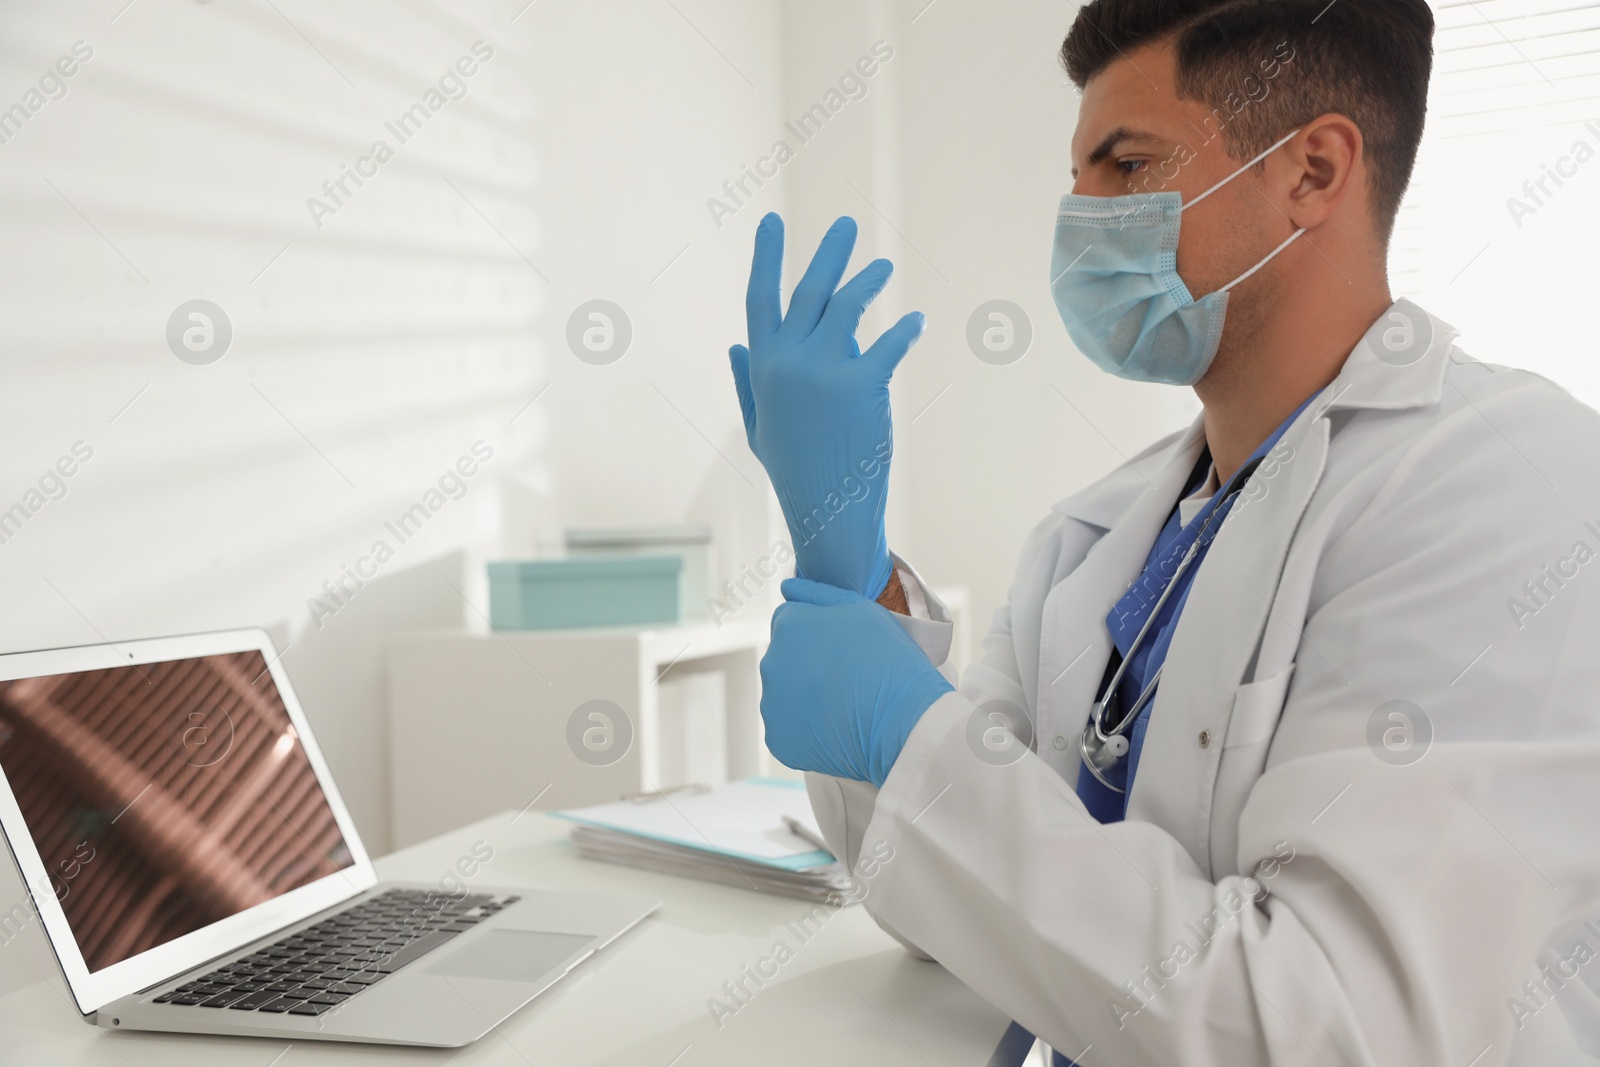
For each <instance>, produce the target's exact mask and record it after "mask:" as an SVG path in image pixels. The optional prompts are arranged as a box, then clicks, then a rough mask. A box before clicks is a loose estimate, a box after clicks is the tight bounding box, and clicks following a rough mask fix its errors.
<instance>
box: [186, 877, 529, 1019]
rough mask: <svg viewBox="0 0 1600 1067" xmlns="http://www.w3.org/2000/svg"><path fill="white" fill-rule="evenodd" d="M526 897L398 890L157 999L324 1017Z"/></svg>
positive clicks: (206, 1006) (325, 920)
mask: <svg viewBox="0 0 1600 1067" xmlns="http://www.w3.org/2000/svg"><path fill="white" fill-rule="evenodd" d="M520 899H522V898H521V897H515V896H510V897H504V898H501V899H499V900H496V899H495V898H494V897H493V896H489V895H486V894H481V893H480V894H475V895H470V896H464V897H459V898H455V899H452V898H450V897H448V896H444V895H442V894H440V893H437V892H434V891H433V890H428V889H391V890H389V891H387V892H385V893H380V894H379V895H378V896H376V897H373V898H372V899H371V900H368V901H365V902H363V903H361V904H357V905H356V906H355V907H353V908H348V909H346V910H345V911H341V912H339V913H337V914H335V915H332V916H330V917H328V918H326V919H324V920H322V921H321V922H319V923H317V924H316V925H314V926H308V927H307V928H306V929H304V930H301V931H299V932H298V933H295V934H291V935H290V936H288V937H286V938H283V939H282V940H280V941H274V942H273V943H272V944H270V945H268V946H266V947H265V948H263V949H261V950H260V951H258V952H254V953H252V954H250V955H249V956H246V957H244V958H243V959H238V960H234V961H233V962H232V963H229V964H227V965H226V966H223V967H219V968H218V969H216V970H214V971H212V972H210V973H209V974H206V975H204V976H202V977H200V978H197V979H196V980H194V981H192V982H189V983H188V984H187V985H182V986H179V987H178V988H177V989H174V990H172V991H170V992H167V993H163V994H162V995H161V996H159V997H156V998H155V1003H157V1004H182V1005H188V1006H194V1007H201V1008H230V1009H232V1010H234V1011H264V1012H273V1013H278V1014H282V1013H287V1014H289V1015H321V1014H322V1013H323V1012H326V1011H328V1010H329V1009H331V1008H333V1007H335V1006H336V1005H339V1004H342V1003H344V1002H345V1001H346V1000H349V999H350V998H351V997H353V996H355V995H356V994H358V993H360V992H361V991H362V990H364V989H366V988H368V987H369V986H372V985H375V984H377V983H378V982H381V981H382V980H383V979H384V978H385V977H387V976H388V975H390V974H393V973H394V972H395V971H398V970H399V969H400V968H402V967H404V966H405V965H406V964H408V963H410V962H412V961H413V960H415V959H417V958H418V957H419V956H424V955H426V954H428V953H429V952H432V951H433V950H434V949H436V948H438V947H439V946H440V945H443V944H444V943H445V942H447V941H449V940H450V939H451V938H453V937H455V936H456V935H458V934H463V933H466V932H467V931H468V930H471V929H472V928H473V927H474V926H476V925H477V924H478V923H480V922H482V921H483V920H485V919H487V918H489V917H490V916H492V915H494V914H495V913H496V912H498V911H500V910H501V909H502V908H505V907H507V906H509V905H511V904H515V903H516V902H517V901H518V900H520Z"/></svg>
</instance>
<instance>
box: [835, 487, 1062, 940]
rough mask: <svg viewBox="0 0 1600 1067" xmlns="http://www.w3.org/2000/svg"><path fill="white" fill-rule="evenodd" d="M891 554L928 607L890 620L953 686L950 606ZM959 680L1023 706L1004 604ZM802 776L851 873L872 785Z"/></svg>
mask: <svg viewBox="0 0 1600 1067" xmlns="http://www.w3.org/2000/svg"><path fill="white" fill-rule="evenodd" d="M1062 522H1063V519H1062V517H1061V516H1060V515H1058V514H1052V515H1051V517H1050V518H1048V519H1046V520H1045V521H1044V522H1042V523H1040V524H1039V525H1038V526H1037V527H1036V528H1035V529H1034V531H1033V532H1032V534H1031V535H1030V536H1029V537H1028V540H1027V543H1026V544H1025V546H1024V548H1023V552H1022V560H1023V561H1024V563H1023V564H1021V565H1019V567H1018V573H1019V578H1020V577H1021V575H1022V574H1023V572H1024V571H1025V569H1026V564H1027V562H1028V561H1032V560H1036V559H1038V558H1039V557H1040V555H1041V553H1044V552H1045V551H1046V549H1047V547H1048V546H1050V545H1051V544H1052V543H1053V542H1054V540H1055V539H1056V537H1057V535H1058V533H1059V531H1060V527H1061V524H1062ZM892 558H893V560H894V564H895V571H896V573H897V574H904V575H909V576H910V578H911V579H912V581H914V582H915V583H916V584H917V586H918V589H919V590H920V592H921V594H922V600H923V602H924V603H925V604H926V605H927V610H928V617H927V618H912V617H908V616H904V615H896V616H895V621H896V622H898V623H899V624H900V626H901V628H902V629H903V630H905V632H906V634H907V635H908V636H909V637H910V638H911V639H912V640H913V641H915V642H916V643H917V646H918V647H919V648H921V649H922V651H923V652H924V653H926V654H927V656H928V659H929V660H931V661H932V662H933V664H934V666H936V667H938V668H939V670H940V672H941V673H942V674H944V676H945V677H946V678H947V679H949V680H950V682H951V684H956V683H957V679H956V677H955V672H954V669H953V667H952V665H951V664H950V662H949V656H950V645H951V640H952V633H953V630H954V625H953V623H952V620H951V617H950V611H949V609H948V608H947V607H946V606H945V604H944V602H943V601H941V600H940V599H939V598H938V596H936V595H935V594H934V592H933V590H932V589H930V588H928V585H927V583H926V582H924V581H923V580H922V577H921V576H920V575H919V574H917V572H916V571H915V569H913V568H912V567H911V566H910V565H909V564H908V563H906V562H905V561H904V560H902V559H901V558H900V557H898V556H893V557H892ZM959 682H960V687H961V688H960V691H961V692H963V693H965V694H966V695H967V696H968V698H969V699H970V700H972V701H973V703H974V704H982V703H985V702H987V701H989V700H992V699H995V698H996V697H1002V698H1004V699H1006V700H1008V701H1010V702H1011V703H1013V704H1015V705H1016V706H1018V707H1023V706H1026V705H1025V703H1024V697H1023V695H1022V681H1021V678H1020V672H1019V670H1018V667H1017V655H1016V647H1015V645H1014V644H1013V642H1012V633H1011V609H1010V605H1009V604H1007V605H1005V606H1003V607H1001V608H1000V609H998V610H997V611H996V612H995V614H994V619H993V622H992V623H991V625H990V628H989V632H988V634H987V635H986V636H985V638H984V641H983V655H982V657H981V659H980V660H979V661H978V662H976V663H973V664H972V665H971V666H970V667H968V668H967V671H966V673H965V675H964V676H963V677H962V678H961V679H960V680H959ZM805 779H806V790H807V793H808V794H809V796H810V799H811V809H812V811H813V813H814V814H815V815H816V817H817V826H818V827H819V828H820V829H821V831H822V839H823V840H824V841H826V842H827V843H828V848H829V849H830V850H831V851H832V852H833V854H834V855H835V856H836V857H838V858H839V860H840V861H841V862H842V863H844V864H845V866H846V867H847V868H848V869H849V870H851V871H856V870H857V866H858V863H859V861H860V858H861V848H862V840H863V836H864V835H865V833H866V829H867V824H868V823H869V822H870V821H871V819H872V814H873V810H874V807H875V805H876V802H877V797H878V790H877V787H875V786H874V785H872V783H870V782H857V781H851V780H849V779H845V778H834V777H832V776H830V775H826V774H817V773H815V772H809V771H808V772H807V773H806V776H805ZM857 877H858V881H859V884H860V885H861V887H862V892H863V893H870V892H871V889H872V884H871V880H867V879H863V878H861V876H860V874H859V873H858V875H857ZM872 917H873V918H874V919H875V920H876V921H877V923H878V925H879V926H880V927H882V928H883V930H884V932H885V933H887V934H889V935H890V936H891V937H893V938H894V939H895V940H897V941H899V942H900V943H901V944H902V945H904V946H905V947H906V949H907V950H908V951H909V952H910V953H911V954H912V955H914V956H916V957H918V958H919V959H924V960H926V959H930V958H931V957H930V956H929V955H928V954H927V953H926V952H924V951H923V950H922V949H920V948H918V947H917V946H916V945H915V944H913V943H912V942H911V941H910V940H908V939H907V938H906V937H905V936H904V935H903V934H901V933H900V932H898V931H897V930H896V929H895V928H894V927H893V925H892V924H891V923H889V922H887V921H885V920H884V918H883V916H881V915H880V914H878V912H876V911H875V910H874V911H873V912H872Z"/></svg>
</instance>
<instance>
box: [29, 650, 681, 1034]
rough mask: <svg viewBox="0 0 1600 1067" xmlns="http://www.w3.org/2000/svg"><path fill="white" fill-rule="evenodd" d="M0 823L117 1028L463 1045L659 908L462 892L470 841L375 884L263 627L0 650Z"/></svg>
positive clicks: (489, 889)
mask: <svg viewBox="0 0 1600 1067" xmlns="http://www.w3.org/2000/svg"><path fill="white" fill-rule="evenodd" d="M0 829H3V830H4V834H5V838H6V843H7V845H8V846H9V848H10V851H11V854H12V857H13V859H14V860H15V861H16V865H17V869H18V871H19V872H20V874H21V876H22V880H23V882H24V883H25V884H26V886H27V887H28V891H29V895H30V896H31V897H32V902H33V907H34V910H35V912H36V914H37V916H38V919H39V921H40V925H41V926H42V927H43V929H44V931H45V934H46V936H47V937H48V939H49V942H50V945H51V948H52V950H53V951H54V953H55V956H56V959H57V961H58V962H59V964H60V966H61V970H62V974H63V975H64V976H65V978H66V980H67V985H68V987H69V988H70V990H71V992H72V995H73V998H74V1000H75V1001H76V1003H77V1006H78V1009H79V1011H80V1012H81V1013H82V1015H83V1016H84V1018H85V1020H86V1021H88V1022H91V1023H94V1024H96V1025H99V1026H102V1027H107V1028H112V1029H124V1030H129V1029H131V1030H161V1031H170V1032H187V1033H205V1034H242V1035H262V1036H272V1037H278V1038H284V1037H298V1038H301V1039H324V1040H336V1041H365V1042H378V1043H390V1044H406V1045H434V1046H459V1045H464V1044H467V1043H469V1042H471V1041H473V1040H476V1039H477V1038H479V1037H481V1036H483V1035H484V1034H486V1033H487V1032H488V1031H489V1030H490V1029H491V1028H493V1027H494V1026H496V1025H498V1024H499V1023H500V1022H502V1021H503V1020H504V1019H505V1018H506V1017H507V1016H509V1015H511V1014H512V1013H513V1012H515V1011H516V1010H517V1009H519V1008H521V1007H522V1006H523V1005H525V1004H527V1003H528V1002H529V1001H531V1000H532V999H533V998H534V997H536V996H538V995H539V994H540V993H541V992H543V991H544V990H546V989H548V988H549V987H550V986H551V985H553V984H555V983H556V982H557V981H559V980H560V979H561V977H562V976H563V975H565V974H566V973H567V972H568V971H570V970H572V968H574V967H575V966H577V965H578V964H579V963H581V962H583V961H584V960H585V959H587V958H589V957H590V956H592V955H594V954H595V953H596V952H598V951H599V950H600V949H602V948H604V947H605V946H606V945H608V944H609V943H610V942H611V941H613V940H614V939H616V938H617V937H619V936H621V935H622V934H623V933H624V932H625V931H627V930H628V929H629V928H631V927H632V926H634V925H635V924H636V923H638V922H639V921H640V920H641V919H643V918H644V917H645V916H646V915H648V914H650V912H652V911H653V910H655V908H656V907H657V903H656V902H653V901H649V900H639V899H633V898H626V897H611V896H601V895H597V894H587V893H585V894H575V893H558V892H551V891H547V890H535V889H519V888H516V887H505V886H488V885H480V884H478V879H477V873H478V869H479V868H480V866H481V865H482V862H483V861H485V860H486V859H487V858H488V856H491V855H492V852H493V844H492V843H490V842H485V841H480V842H475V843H474V844H473V845H472V846H471V848H470V850H469V851H468V852H467V853H466V854H464V855H463V856H462V857H461V858H460V860H458V861H457V863H456V864H455V865H454V866H453V867H451V868H449V869H448V870H447V871H445V873H444V874H443V875H442V876H441V878H440V879H439V881H438V882H436V883H432V884H428V883H380V882H379V881H378V879H377V876H376V874H375V873H374V871H373V867H372V863H371V861H370V859H369V858H368V857H367V854H366V851H365V849H364V848H363V847H362V844H361V839H360V837H359V835H358V834H357V832H356V828H355V825H354V824H353V823H352V822H351V819H350V815H349V812H348V811H347V810H346V809H345V806H344V802H343V801H342V800H341V799H340V796H339V792H338V789H337V788H336V787H335V785H334V783H333V779H332V777H331V776H330V775H329V773H328V768H327V765H326V763H325V762H324V761H323V758H322V753H321V752H320V751H319V749H318V748H317V744H316V740H315V739H314V738H313V736H312V734H311V730H310V727H309V726H308V725H307V723H306V720H305V715H304V713H303V712H302V711H301V709H300V706H299V703H298V702H297V701H296V699H295V697H294V693H293V690H292V689H291V688H290V686H289V681H288V678H287V676H286V675H285V674H284V672H283V670H282V668H281V666H280V665H279V664H278V662H277V655H276V653H275V652H274V650H273V646H272V641H271V638H270V637H269V636H268V635H267V634H266V633H265V632H264V631H261V630H237V631H228V632H223V633H214V634H199V635H191V636H186V637H171V638H157V639H153V640H147V641H135V642H126V643H118V644H115V645H112V644H105V645H92V646H84V647H80V648H67V649H51V650H48V651H43V652H23V653H15V654H11V655H5V656H0ZM486 854H487V855H486Z"/></svg>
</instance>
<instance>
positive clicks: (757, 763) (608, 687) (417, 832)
mask: <svg viewBox="0 0 1600 1067" xmlns="http://www.w3.org/2000/svg"><path fill="white" fill-rule="evenodd" d="M766 641H767V622H766V620H765V619H762V620H760V621H756V620H750V621H732V622H727V623H724V624H723V625H722V626H717V625H715V624H713V623H710V622H703V623H702V622H695V623H688V624H685V625H681V626H664V627H608V628H595V629H584V630H549V631H522V632H509V631H502V632H499V633H487V634H479V633H469V632H465V631H459V630H452V631H429V632H417V633H404V634H398V635H396V636H395V637H393V638H392V639H391V641H390V644H389V653H388V667H387V676H388V707H389V740H390V759H389V773H390V784H389V788H390V798H391V805H390V811H391V817H392V819H393V825H392V827H391V831H392V840H393V842H394V844H395V847H404V846H405V845H408V844H411V843H413V842H416V841H421V840H424V839H426V838H428V837H431V836H433V835H435V834H439V833H442V832H444V831H445V830H448V829H449V828H450V827H453V826H460V825H461V824H463V823H466V822H471V821H473V820H475V819H480V818H483V817H484V816H486V815H489V814H492V813H494V812H496V811H503V810H505V809H506V808H514V809H521V808H523V807H524V806H526V805H528V804H529V802H530V801H534V798H535V797H537V798H538V800H537V801H536V802H534V803H533V808H534V809H535V810H549V809H553V808H566V807H574V806H577V805H583V804H595V803H600V802H602V801H607V800H615V799H617V798H618V797H619V796H622V795H624V794H628V793H637V792H643V791H645V790H648V789H653V788H656V787H657V786H658V785H659V784H660V781H661V747H660V743H661V729H660V727H661V723H660V717H659V714H658V708H659V705H658V701H657V695H658V690H657V683H658V682H659V681H660V680H661V679H662V678H665V677H670V676H672V675H674V674H678V673H688V672H693V671H711V670H716V671H721V672H722V673H723V676H724V678H725V685H726V688H725V707H726V722H727V738H726V742H727V745H726V748H727V761H728V776H729V777H730V778H741V777H746V776H749V775H753V774H764V773H767V772H768V770H769V767H770V757H769V756H768V755H767V752H766V747H765V745H764V743H763V741H762V734H761V714H760V699H761V696H760V661H761V653H762V652H763V650H764V649H765V647H766ZM593 700H603V701H609V702H610V703H611V704H613V705H615V706H616V708H618V709H620V710H621V712H622V715H623V716H624V718H625V720H626V722H627V723H628V724H629V726H630V727H631V733H632V737H631V739H630V740H629V741H628V743H627V746H626V748H625V750H622V751H620V753H619V752H617V751H614V750H604V749H603V750H602V751H600V752H598V753H593V752H587V753H586V755H587V756H588V761H586V760H585V759H584V758H581V757H580V755H579V754H578V751H577V750H576V749H575V748H574V747H573V746H572V745H570V744H569V742H568V724H569V719H571V718H572V716H573V713H574V712H575V711H576V709H577V708H578V707H579V706H580V705H582V704H585V703H586V702H588V701H593ZM593 736H595V737H602V736H603V735H601V734H596V735H593ZM612 736H613V737H620V736H621V731H620V730H618V731H616V733H614V734H613V735H612ZM607 760H609V761H611V762H601V761H607Z"/></svg>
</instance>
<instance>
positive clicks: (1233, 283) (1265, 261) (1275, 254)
mask: <svg viewBox="0 0 1600 1067" xmlns="http://www.w3.org/2000/svg"><path fill="white" fill-rule="evenodd" d="M1305 235H1306V231H1305V228H1304V227H1302V228H1300V229H1298V230H1296V231H1294V233H1292V234H1290V235H1289V239H1288V240H1287V241H1285V242H1283V244H1281V245H1279V246H1278V247H1277V248H1274V249H1273V250H1272V251H1271V252H1270V253H1269V254H1268V255H1267V258H1266V259H1263V260H1262V261H1261V262H1260V263H1257V264H1256V265H1255V266H1253V267H1251V268H1250V269H1249V270H1247V271H1245V272H1244V273H1243V274H1241V275H1239V276H1238V277H1237V278H1235V279H1234V280H1233V281H1231V282H1229V283H1228V284H1227V285H1224V286H1223V287H1222V288H1221V289H1218V290H1217V292H1219V293H1226V292H1227V291H1228V290H1230V289H1232V288H1233V287H1234V286H1236V285H1238V284H1239V283H1240V282H1242V281H1244V280H1245V279H1247V278H1249V277H1250V276H1251V275H1253V274H1254V273H1255V272H1256V271H1258V270H1260V269H1261V268H1262V267H1265V266H1266V265H1267V264H1268V263H1271V262H1272V261H1273V260H1275V259H1277V258H1278V253H1279V252H1282V251H1283V250H1284V249H1285V248H1288V247H1289V246H1290V245H1292V244H1294V243H1295V242H1296V241H1298V240H1299V239H1300V238H1302V237H1304V236H1305Z"/></svg>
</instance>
